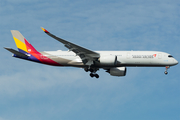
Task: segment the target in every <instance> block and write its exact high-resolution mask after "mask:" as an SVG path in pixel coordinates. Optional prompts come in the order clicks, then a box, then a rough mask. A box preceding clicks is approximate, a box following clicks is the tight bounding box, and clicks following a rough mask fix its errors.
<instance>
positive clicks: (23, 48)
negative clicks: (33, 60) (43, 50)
mask: <svg viewBox="0 0 180 120" xmlns="http://www.w3.org/2000/svg"><path fill="white" fill-rule="evenodd" d="M11 33H12V36H13V38H14V41H15V43H16V46H17V48H18V50H19V52H21V53H30V54H31V53H38V51H37V50H36V49H35V48H34V47H33V46H32V45H31V44H30V43H29V42H28V41H27V40H26V39H25V37H24V36H23V35H22V34H21V33H20V32H19V31H17V30H11Z"/></svg>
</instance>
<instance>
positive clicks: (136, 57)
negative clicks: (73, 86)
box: [5, 28, 178, 78]
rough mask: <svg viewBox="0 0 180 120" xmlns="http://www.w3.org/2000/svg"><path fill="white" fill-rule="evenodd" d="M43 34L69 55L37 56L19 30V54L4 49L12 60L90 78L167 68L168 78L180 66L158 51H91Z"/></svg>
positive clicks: (48, 53) (15, 33) (16, 35)
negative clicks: (101, 73) (75, 69)
mask: <svg viewBox="0 0 180 120" xmlns="http://www.w3.org/2000/svg"><path fill="white" fill-rule="evenodd" d="M42 30H43V31H44V32H45V33H46V34H47V35H49V36H51V37H52V38H54V39H56V40H58V41H59V42H61V43H62V44H64V46H65V47H67V48H68V49H69V50H68V51H61V50H57V51H43V52H38V51H37V50H36V49H35V48H34V47H33V46H32V45H31V44H30V43H29V42H28V41H27V40H26V39H25V38H24V36H23V35H22V34H21V33H20V32H19V31H17V30H11V33H12V35H13V38H14V41H15V43H16V46H17V48H18V51H16V50H14V49H12V48H5V49H6V50H8V51H10V52H12V53H13V57H16V58H21V59H24V60H29V61H33V62H38V63H42V64H47V65H53V66H72V67H79V68H83V69H84V70H85V71H86V72H88V71H90V76H91V77H96V78H99V75H98V74H97V73H96V72H97V71H98V70H99V69H101V68H102V69H104V70H106V72H108V73H110V75H112V76H125V75H126V67H133V66H134V67H165V72H164V73H165V74H167V73H168V72H167V70H168V68H169V67H170V66H173V65H176V64H178V61H177V60H176V59H174V58H173V56H172V55H170V54H168V53H165V52H159V51H92V50H89V49H86V48H84V47H81V46H79V45H76V44H74V43H71V42H69V41H66V40H64V39H61V38H59V37H56V36H55V35H53V34H51V33H50V32H49V31H47V30H46V29H44V28H42Z"/></svg>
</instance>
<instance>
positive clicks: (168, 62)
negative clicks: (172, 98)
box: [41, 50, 178, 68]
mask: <svg viewBox="0 0 180 120" xmlns="http://www.w3.org/2000/svg"><path fill="white" fill-rule="evenodd" d="M95 52H97V53H99V54H100V56H107V55H115V56H117V61H118V64H117V65H116V66H114V67H121V66H152V67H153V66H157V67H158V66H173V65H176V64H178V61H177V60H176V59H174V58H173V57H172V56H171V55H170V54H168V53H165V52H159V51H95ZM41 53H42V54H43V55H45V56H47V57H49V58H51V59H52V60H54V61H56V62H58V63H60V64H62V65H63V66H75V67H83V66H85V65H84V64H83V63H82V60H81V58H80V57H79V56H77V55H76V54H75V53H73V52H69V51H60V50H58V51H44V52H41ZM98 67H102V68H103V67H107V66H104V65H101V64H99V65H98ZM109 67H113V66H109Z"/></svg>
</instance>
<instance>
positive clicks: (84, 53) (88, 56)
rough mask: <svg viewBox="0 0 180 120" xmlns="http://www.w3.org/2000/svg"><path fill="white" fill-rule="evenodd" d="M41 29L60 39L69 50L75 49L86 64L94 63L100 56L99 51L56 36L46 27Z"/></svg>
mask: <svg viewBox="0 0 180 120" xmlns="http://www.w3.org/2000/svg"><path fill="white" fill-rule="evenodd" d="M41 29H42V30H43V31H44V32H45V33H46V34H48V35H49V36H51V37H53V38H54V39H56V40H58V41H59V42H61V43H63V44H64V46H65V47H67V48H68V49H69V51H73V52H74V53H75V54H76V55H78V56H79V57H80V58H81V60H82V61H83V63H84V64H85V65H92V64H93V61H94V60H97V58H99V57H100V54H99V53H97V52H94V51H91V50H88V49H86V48H83V47H81V46H79V45H76V44H74V43H71V42H69V41H66V40H64V39H61V38H59V37H56V36H55V35H53V34H51V33H50V32H49V31H47V30H46V29H44V28H42V27H41Z"/></svg>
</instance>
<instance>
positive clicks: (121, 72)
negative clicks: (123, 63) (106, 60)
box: [108, 67, 126, 76]
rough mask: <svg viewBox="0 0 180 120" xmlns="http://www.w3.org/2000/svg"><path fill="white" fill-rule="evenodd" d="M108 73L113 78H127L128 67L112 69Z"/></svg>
mask: <svg viewBox="0 0 180 120" xmlns="http://www.w3.org/2000/svg"><path fill="white" fill-rule="evenodd" d="M108 72H109V73H110V75H112V76H125V75H126V67H116V68H110V70H109V71H108Z"/></svg>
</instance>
